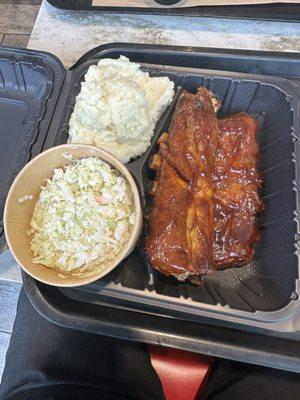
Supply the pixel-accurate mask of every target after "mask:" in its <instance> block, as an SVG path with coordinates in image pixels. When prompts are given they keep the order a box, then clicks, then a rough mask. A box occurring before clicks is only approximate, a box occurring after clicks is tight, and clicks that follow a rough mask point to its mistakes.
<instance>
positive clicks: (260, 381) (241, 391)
mask: <svg viewBox="0 0 300 400" xmlns="http://www.w3.org/2000/svg"><path fill="white" fill-rule="evenodd" d="M299 399H300V374H294V373H291V372H286V371H280V370H277V369H271V368H265V367H260V366H255V365H251V364H243V363H238V362H234V361H229V360H217V361H216V362H215V364H214V367H213V371H212V373H211V375H210V378H209V380H208V383H207V384H206V386H205V388H204V389H203V390H202V391H201V393H200V394H199V395H198V396H197V400H299Z"/></svg>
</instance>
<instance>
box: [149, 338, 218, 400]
mask: <svg viewBox="0 0 300 400" xmlns="http://www.w3.org/2000/svg"><path fill="white" fill-rule="evenodd" d="M149 352H150V357H151V362H152V365H153V367H154V369H155V370H156V372H157V374H158V376H159V378H160V380H161V383H162V387H163V390H164V393H165V396H166V399H167V400H194V399H195V396H196V394H197V393H198V392H199V390H200V388H202V387H203V386H204V385H205V382H206V380H207V378H208V376H209V373H210V370H211V367H212V364H213V361H214V358H213V357H207V356H202V355H201V354H196V353H190V352H187V351H181V350H176V349H168V348H165V347H159V346H149Z"/></svg>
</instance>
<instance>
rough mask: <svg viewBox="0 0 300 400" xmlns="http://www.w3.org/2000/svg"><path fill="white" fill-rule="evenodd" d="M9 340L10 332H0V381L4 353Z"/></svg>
mask: <svg viewBox="0 0 300 400" xmlns="http://www.w3.org/2000/svg"><path fill="white" fill-rule="evenodd" d="M9 341H10V334H9V333H4V332H0V381H1V377H2V373H3V370H4V365H5V355H6V352H7V349H8V345H9Z"/></svg>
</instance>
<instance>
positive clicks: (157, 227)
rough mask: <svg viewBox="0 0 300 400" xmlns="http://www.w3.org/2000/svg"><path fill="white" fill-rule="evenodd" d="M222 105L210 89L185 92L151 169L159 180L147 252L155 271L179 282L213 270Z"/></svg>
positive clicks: (156, 187)
mask: <svg viewBox="0 0 300 400" xmlns="http://www.w3.org/2000/svg"><path fill="white" fill-rule="evenodd" d="M218 107H219V103H218V102H217V101H216V99H215V98H214V97H213V95H212V94H211V93H210V92H209V91H208V90H207V89H205V88H204V87H200V88H199V89H198V91H197V93H196V94H192V93H188V92H186V91H182V93H181V95H180V96H179V99H178V102H177V106H176V110H175V113H174V116H173V121H172V124H171V129H170V133H169V134H163V135H162V137H161V138H160V140H159V146H160V148H159V153H158V154H157V155H156V156H155V157H154V158H153V160H152V163H151V165H150V168H152V169H154V170H155V171H156V174H157V184H156V185H154V193H153V205H152V210H151V213H150V215H149V221H148V222H149V225H148V226H149V236H148V238H147V241H146V250H147V255H148V259H149V261H150V263H151V265H152V266H153V267H155V268H157V269H158V270H159V271H161V272H162V273H164V274H166V275H173V276H175V277H176V278H177V279H178V280H185V279H187V278H188V277H189V276H194V275H206V274H209V273H211V272H213V271H214V270H215V268H214V266H213V251H212V250H213V237H214V230H213V226H214V213H215V203H214V199H213V182H212V173H213V168H214V158H215V153H216V151H217V144H218V132H217V131H218V125H217V119H216V115H215V112H216V110H217V109H218Z"/></svg>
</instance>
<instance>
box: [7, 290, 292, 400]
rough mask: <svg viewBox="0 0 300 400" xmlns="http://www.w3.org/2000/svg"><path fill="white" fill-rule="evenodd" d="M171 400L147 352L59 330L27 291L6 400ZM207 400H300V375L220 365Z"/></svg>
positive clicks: (9, 359)
mask: <svg viewBox="0 0 300 400" xmlns="http://www.w3.org/2000/svg"><path fill="white" fill-rule="evenodd" d="M163 398H164V396H163V392H162V387H161V384H160V381H159V378H158V376H157V374H156V372H155V370H154V369H153V368H152V366H151V362H150V358H149V354H148V352H147V347H146V346H145V345H143V344H138V343H132V342H127V341H122V340H118V339H112V338H109V337H104V336H99V335H94V334H90V333H83V332H80V331H74V330H70V329H66V328H61V327H59V326H56V325H54V324H52V323H50V322H49V321H47V320H46V319H44V318H42V317H41V316H40V315H39V314H38V313H37V312H36V311H35V309H34V308H33V307H32V305H31V304H30V302H29V300H28V299H27V296H26V294H25V293H24V291H23V290H22V291H21V295H20V299H19V304H18V310H17V317H16V321H15V325H14V331H13V334H12V338H11V342H10V346H9V350H8V353H7V360H6V366H5V370H4V374H3V378H2V383H1V387H0V399H1V400H8V399H11V400H54V399H55V400H58V399H62V400H69V399H70V400H79V399H80V400H90V399H93V400H94V399H97V400H98V399H99V400H100V399H101V400H110V399H113V400H121V399H137V400H147V399H149V400H156V399H163ZM199 399H201V400H204V399H209V400H221V399H222V400H238V399H239V400H240V399H243V400H248V399H249V400H250V399H251V400H277V399H278V400H279V399H280V400H285V399H287V400H294V399H295V400H296V399H297V400H298V399H300V375H297V374H292V373H287V372H282V371H276V370H271V369H268V368H262V367H255V366H252V365H246V364H240V363H234V362H230V361H225V360H218V361H216V363H215V365H214V369H213V372H212V374H211V377H210V379H209V382H208V383H207V385H206V387H205V389H204V391H202V392H201V394H200V395H199ZM178 400H180V399H178Z"/></svg>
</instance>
